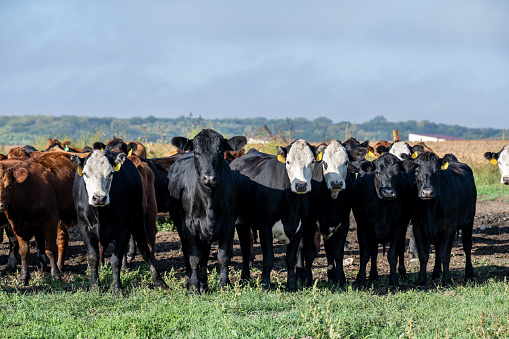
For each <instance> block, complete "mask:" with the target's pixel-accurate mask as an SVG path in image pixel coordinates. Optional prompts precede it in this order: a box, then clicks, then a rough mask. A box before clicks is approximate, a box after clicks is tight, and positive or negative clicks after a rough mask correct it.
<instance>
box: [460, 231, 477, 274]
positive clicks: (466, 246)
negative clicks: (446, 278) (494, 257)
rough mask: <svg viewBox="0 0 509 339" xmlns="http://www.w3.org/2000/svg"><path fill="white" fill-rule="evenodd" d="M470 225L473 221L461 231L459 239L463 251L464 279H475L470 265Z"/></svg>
mask: <svg viewBox="0 0 509 339" xmlns="http://www.w3.org/2000/svg"><path fill="white" fill-rule="evenodd" d="M472 227H473V221H472V223H470V224H469V225H467V226H466V227H465V228H463V229H462V231H461V241H462V242H463V251H464V252H465V279H466V280H475V272H474V266H472Z"/></svg>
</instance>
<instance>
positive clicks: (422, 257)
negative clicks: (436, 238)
mask: <svg viewBox="0 0 509 339" xmlns="http://www.w3.org/2000/svg"><path fill="white" fill-rule="evenodd" d="M424 226H425V225H417V224H416V223H414V227H413V230H414V235H415V241H416V243H417V250H418V251H419V265H420V269H419V277H418V279H417V286H418V287H419V289H420V290H426V288H427V281H428V277H427V276H426V265H427V264H428V259H429V241H428V239H427V238H426V237H425V235H424V233H423V232H422V231H421V227H424Z"/></svg>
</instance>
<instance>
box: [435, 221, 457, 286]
mask: <svg viewBox="0 0 509 339" xmlns="http://www.w3.org/2000/svg"><path fill="white" fill-rule="evenodd" d="M449 226H450V228H449V229H451V230H453V231H451V232H448V233H447V235H446V236H445V238H444V241H443V243H442V246H441V248H440V253H439V252H438V251H437V256H438V255H440V261H441V262H442V266H443V268H444V272H443V274H442V283H443V284H444V285H446V286H450V285H452V279H451V273H450V271H449V263H450V261H451V251H452V246H453V245H454V238H455V236H456V227H457V226H456V225H449Z"/></svg>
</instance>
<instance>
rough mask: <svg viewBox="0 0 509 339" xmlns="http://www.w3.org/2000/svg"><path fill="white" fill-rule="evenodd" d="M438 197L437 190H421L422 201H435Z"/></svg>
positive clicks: (427, 188)
mask: <svg viewBox="0 0 509 339" xmlns="http://www.w3.org/2000/svg"><path fill="white" fill-rule="evenodd" d="M435 197H436V193H435V190H434V189H433V188H432V187H425V188H423V189H422V190H421V199H425V200H427V199H433V198H435Z"/></svg>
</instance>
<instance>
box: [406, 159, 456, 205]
mask: <svg viewBox="0 0 509 339" xmlns="http://www.w3.org/2000/svg"><path fill="white" fill-rule="evenodd" d="M454 159H455V158H454ZM448 160H449V158H446V157H444V158H443V159H441V158H440V157H439V156H438V155H436V154H435V153H432V152H424V153H421V154H419V155H418V156H417V158H415V159H414V160H405V161H404V162H403V167H404V168H405V169H406V170H407V171H411V170H413V171H414V173H415V184H416V186H417V196H418V197H419V198H420V199H422V200H432V199H435V198H436V196H437V190H438V187H439V186H440V171H441V170H445V169H447V167H448V165H449V162H448Z"/></svg>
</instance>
